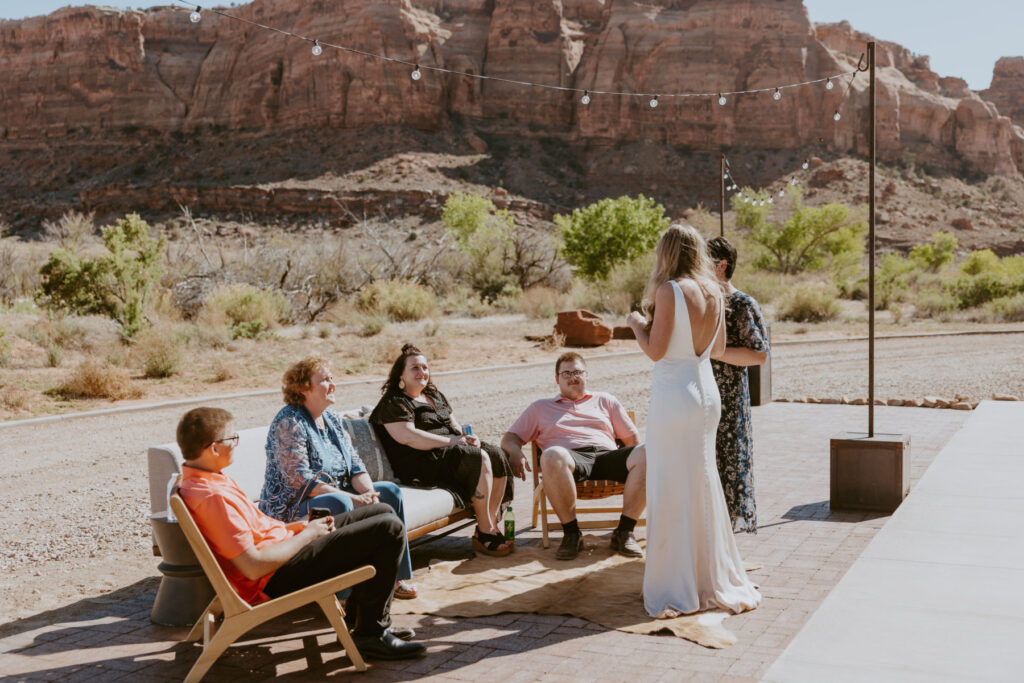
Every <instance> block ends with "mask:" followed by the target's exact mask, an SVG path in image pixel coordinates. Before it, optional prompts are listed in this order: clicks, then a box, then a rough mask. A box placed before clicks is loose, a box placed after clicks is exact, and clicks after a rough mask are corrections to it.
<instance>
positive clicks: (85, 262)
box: [39, 213, 167, 338]
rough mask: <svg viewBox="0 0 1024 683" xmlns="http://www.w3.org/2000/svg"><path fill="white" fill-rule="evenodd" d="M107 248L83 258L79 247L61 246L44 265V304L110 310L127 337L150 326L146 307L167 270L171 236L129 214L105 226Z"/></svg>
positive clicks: (79, 310)
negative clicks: (155, 232)
mask: <svg viewBox="0 0 1024 683" xmlns="http://www.w3.org/2000/svg"><path fill="white" fill-rule="evenodd" d="M102 232H103V245H104V246H105V247H106V249H107V253H105V254H102V255H100V256H98V257H96V258H83V257H82V255H81V254H79V253H78V251H77V250H76V249H74V248H65V247H59V248H57V249H55V250H54V251H53V252H52V253H51V254H50V258H49V260H47V262H46V263H44V264H43V266H42V268H40V269H39V273H40V275H41V276H42V284H41V287H40V297H39V299H40V303H41V304H42V305H44V306H48V307H50V308H58V309H67V310H71V311H73V312H75V313H80V314H89V313H97V314H100V315H106V316H108V317H110V318H112V319H113V320H115V321H117V323H118V324H119V325H120V326H121V332H122V334H124V336H126V337H129V338H130V337H133V336H135V335H136V334H137V333H138V332H139V331H140V330H142V329H144V328H145V327H146V325H148V321H147V320H146V309H147V308H148V306H149V302H150V298H151V296H152V293H153V289H154V287H155V286H156V284H157V282H159V280H160V276H161V275H163V257H164V251H165V248H166V246H167V240H166V238H164V237H163V236H161V237H160V238H159V239H154V238H153V236H152V235H150V232H149V225H148V224H147V223H146V222H145V221H144V220H142V219H141V218H140V217H139V216H138V214H134V213H132V214H128V215H127V216H126V217H124V218H122V219H121V220H119V221H118V222H117V223H115V224H114V225H108V226H106V227H105V228H103V231H102Z"/></svg>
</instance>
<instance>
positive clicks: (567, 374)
mask: <svg viewBox="0 0 1024 683" xmlns="http://www.w3.org/2000/svg"><path fill="white" fill-rule="evenodd" d="M558 376H559V377H561V378H562V379H579V378H580V377H586V376H587V371H586V370H562V371H561V372H560V373H558Z"/></svg>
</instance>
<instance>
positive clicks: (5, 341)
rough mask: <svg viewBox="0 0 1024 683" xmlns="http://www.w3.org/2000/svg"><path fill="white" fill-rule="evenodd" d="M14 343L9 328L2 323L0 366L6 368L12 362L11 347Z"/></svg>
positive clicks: (0, 328) (0, 327)
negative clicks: (9, 335)
mask: <svg viewBox="0 0 1024 683" xmlns="http://www.w3.org/2000/svg"><path fill="white" fill-rule="evenodd" d="M13 345H14V344H13V343H12V342H11V339H10V338H9V337H8V334H7V330H6V329H5V328H4V326H3V325H0V368H6V367H7V366H8V365H10V363H11V347H12V346H13Z"/></svg>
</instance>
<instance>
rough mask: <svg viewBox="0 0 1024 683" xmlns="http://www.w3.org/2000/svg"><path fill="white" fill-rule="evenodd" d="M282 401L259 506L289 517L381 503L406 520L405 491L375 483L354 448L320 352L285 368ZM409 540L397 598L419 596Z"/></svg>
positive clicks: (273, 427) (270, 436)
mask: <svg viewBox="0 0 1024 683" xmlns="http://www.w3.org/2000/svg"><path fill="white" fill-rule="evenodd" d="M281 390H282V391H283V392H284V401H285V403H286V404H287V405H285V407H284V408H282V409H281V410H280V411H279V412H278V413H277V416H276V417H275V418H274V421H273V422H272V423H271V424H270V431H269V432H268V433H267V447H266V448H267V470H266V475H265V476H264V481H263V492H262V493H261V494H260V509H261V510H262V511H263V512H265V513H266V514H268V515H270V516H271V517H275V518H277V519H280V520H283V521H286V522H290V521H293V519H298V518H301V517H305V516H306V515H308V514H309V510H310V508H315V507H321V508H327V509H329V510H330V511H331V515H337V514H341V513H342V512H348V511H351V510H354V509H355V508H357V507H362V506H363V505H370V504H371V503H376V502H381V503H386V504H388V505H390V506H391V507H392V508H394V510H395V513H396V514H397V515H398V516H399V517H400V518H401V519H402V521H403V522H405V510H404V508H403V505H402V490H401V489H400V488H399V487H398V485H397V484H393V483H392V482H390V481H378V482H374V481H373V480H372V479H370V475H369V474H367V472H366V466H365V465H363V461H362V460H361V459H360V458H359V454H358V453H357V452H356V449H355V448H353V446H352V442H351V440H350V439H349V436H348V433H347V432H346V431H345V429H344V427H342V424H341V416H340V415H338V413H337V412H336V411H335V410H334V409H333V408H331V406H332V405H333V404H334V401H335V386H334V378H333V377H332V376H331V370H330V368H329V367H328V366H327V362H326V361H325V360H324V359H322V358H319V357H317V356H311V357H309V358H306V359H304V360H301V361H299V362H298V363H296V364H295V365H293V366H292V367H290V368H288V370H287V371H286V372H285V373H284V379H283V386H282V387H281ZM411 578H412V561H411V559H410V557H409V541H408V539H406V542H405V550H404V551H403V553H402V557H401V560H400V562H399V567H398V579H399V581H398V583H397V584H396V585H395V597H396V598H414V597H416V587H415V586H413V585H412V584H409V583H406V580H407V579H411Z"/></svg>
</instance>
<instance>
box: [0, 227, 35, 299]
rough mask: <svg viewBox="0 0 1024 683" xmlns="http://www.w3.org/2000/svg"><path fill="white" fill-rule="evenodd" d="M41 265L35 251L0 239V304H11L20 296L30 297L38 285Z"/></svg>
mask: <svg viewBox="0 0 1024 683" xmlns="http://www.w3.org/2000/svg"><path fill="white" fill-rule="evenodd" d="M41 265H42V262H41V260H40V257H39V255H38V252H37V251H35V250H33V249H29V248H27V247H24V246H23V247H21V248H19V247H18V246H17V245H16V244H15V243H14V242H13V241H12V240H7V239H5V240H0V304H3V305H5V306H13V305H14V304H15V303H16V302H18V301H19V300H20V299H22V298H25V297H29V298H31V297H32V295H33V294H34V293H35V291H36V289H38V287H39V267H40V266H41Z"/></svg>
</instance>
